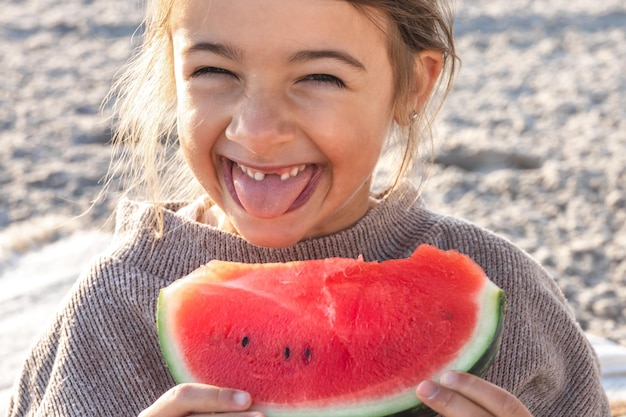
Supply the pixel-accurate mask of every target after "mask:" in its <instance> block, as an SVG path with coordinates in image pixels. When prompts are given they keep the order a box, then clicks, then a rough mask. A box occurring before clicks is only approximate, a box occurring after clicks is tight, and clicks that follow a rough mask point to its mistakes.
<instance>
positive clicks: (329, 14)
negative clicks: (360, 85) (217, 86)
mask: <svg viewBox="0 0 626 417" xmlns="http://www.w3.org/2000/svg"><path fill="white" fill-rule="evenodd" d="M374 19H375V20H374ZM170 28H171V31H172V35H173V37H174V39H175V44H176V43H178V44H181V43H184V44H186V43H190V42H194V41H198V42H199V41H204V40H207V39H205V38H210V39H209V40H213V41H218V42H227V43H235V44H238V45H242V46H243V47H245V46H249V47H250V48H260V50H265V49H269V48H272V47H273V46H276V45H283V46H285V45H290V44H291V45H293V47H295V48H299V47H305V48H309V47H311V48H315V47H341V46H349V47H351V48H357V49H362V50H363V52H366V51H368V50H369V51H371V50H372V49H375V48H380V47H383V48H385V49H386V45H387V41H386V36H385V34H384V32H385V30H384V19H382V18H380V16H379V15H377V14H376V12H374V11H372V12H371V13H369V12H368V13H367V14H366V13H364V12H363V11H361V10H358V9H357V8H355V7H354V6H353V5H352V4H350V3H349V2H347V1H342V0H179V1H176V5H175V6H174V10H173V13H172V15H171V20H170ZM257 50H258V49H257Z"/></svg>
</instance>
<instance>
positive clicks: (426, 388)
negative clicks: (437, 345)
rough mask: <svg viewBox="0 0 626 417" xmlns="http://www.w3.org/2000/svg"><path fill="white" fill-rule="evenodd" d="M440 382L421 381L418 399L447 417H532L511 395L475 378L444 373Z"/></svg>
mask: <svg viewBox="0 0 626 417" xmlns="http://www.w3.org/2000/svg"><path fill="white" fill-rule="evenodd" d="M439 382H440V383H439V384H437V383H435V382H432V381H423V382H422V383H420V385H418V387H417V396H418V398H419V399H420V400H421V401H422V402H423V403H424V404H426V405H427V406H428V407H430V408H432V409H433V410H435V411H436V412H438V413H439V414H441V415H444V416H446V417H532V415H531V414H530V412H529V411H528V409H527V408H526V407H524V405H523V404H522V403H521V401H520V400H518V399H517V398H516V397H515V396H513V394H511V393H509V392H507V391H505V390H503V389H502V388H500V387H498V386H496V385H493V384H492V383H490V382H487V381H485V380H484V379H481V378H479V377H477V376H474V375H470V374H467V373H463V372H446V373H445V374H443V375H442V376H441V379H440V381H439Z"/></svg>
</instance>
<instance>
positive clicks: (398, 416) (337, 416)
mask: <svg viewBox="0 0 626 417" xmlns="http://www.w3.org/2000/svg"><path fill="white" fill-rule="evenodd" d="M172 290H173V288H168V289H162V290H161V292H160V294H159V299H158V310H157V311H158V315H157V328H158V329H159V332H158V333H159V342H160V346H161V351H162V353H163V357H164V358H165V361H166V363H167V366H168V368H169V371H170V373H171V375H172V377H173V378H174V380H175V381H176V382H177V383H182V382H198V381H197V380H196V378H194V376H193V375H192V374H191V373H190V372H189V370H187V369H186V367H185V366H184V364H183V361H182V360H179V359H177V358H182V357H183V355H182V353H181V352H180V349H179V348H178V345H177V343H176V341H175V340H174V338H167V337H165V335H166V334H168V333H169V334H172V333H175V332H172V333H170V332H169V331H167V329H168V327H169V322H168V318H167V316H168V314H166V313H165V312H166V311H169V314H171V315H172V316H174V313H175V311H174V309H176V306H173V305H171V303H170V304H169V305H167V308H166V306H165V304H166V301H165V300H166V298H167V296H166V294H164V291H172ZM478 305H479V306H480V309H479V317H478V321H477V323H478V326H477V328H476V329H475V330H474V334H473V335H472V337H471V338H470V341H469V342H468V343H467V344H466V345H465V346H464V348H463V349H462V353H463V354H462V355H460V356H457V358H455V359H454V360H453V361H451V362H449V363H448V364H447V365H445V366H444V367H443V369H442V371H441V372H439V373H438V374H436V375H434V376H433V378H432V379H433V380H437V379H438V378H439V376H441V374H443V372H445V371H447V370H458V371H467V372H469V373H472V374H474V375H478V376H483V375H484V374H485V373H486V371H487V370H488V369H489V367H490V366H491V364H492V363H493V361H494V360H495V357H496V356H497V353H498V351H499V349H500V344H501V340H502V334H503V330H504V317H505V313H506V297H505V294H504V292H503V291H502V290H501V289H500V288H499V287H498V286H496V285H495V284H494V283H492V282H491V281H486V284H485V286H484V287H483V289H482V291H481V294H480V295H479V301H478ZM415 388H416V387H410V388H407V389H406V390H405V391H404V392H402V393H399V394H396V395H392V396H390V397H388V398H386V399H383V400H380V399H376V400H373V401H371V402H361V403H359V404H343V405H337V406H336V408H329V407H323V408H320V407H319V406H315V405H312V406H310V407H307V406H306V405H304V404H299V405H297V408H292V407H289V408H286V407H281V406H276V407H272V406H271V405H270V406H266V407H261V408H258V410H260V411H262V412H264V414H265V416H266V417H356V416H359V417H381V416H394V417H409V416H413V417H422V416H423V417H427V416H434V415H436V413H435V412H433V411H432V410H430V409H429V408H428V407H426V406H425V405H424V404H423V403H422V402H421V401H419V399H418V398H417V396H416V394H415Z"/></svg>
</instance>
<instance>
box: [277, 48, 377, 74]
mask: <svg viewBox="0 0 626 417" xmlns="http://www.w3.org/2000/svg"><path fill="white" fill-rule="evenodd" d="M316 59H334V60H337V61H341V62H343V63H344V64H348V65H349V66H351V67H353V68H356V69H358V70H360V71H365V65H363V63H361V61H359V60H358V59H356V58H355V57H353V56H352V55H350V54H348V53H346V52H343V51H338V50H335V49H322V50H310V51H308V50H307V51H299V52H296V53H295V54H293V55H291V57H289V62H306V61H313V60H316Z"/></svg>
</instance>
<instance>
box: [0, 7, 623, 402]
mask: <svg viewBox="0 0 626 417" xmlns="http://www.w3.org/2000/svg"><path fill="white" fill-rule="evenodd" d="M456 8H457V22H456V33H457V49H458V53H459V55H460V56H461V59H462V61H463V65H462V68H461V71H460V74H459V76H458V78H457V82H456V87H455V88H454V90H453V92H452V94H451V95H450V97H449V98H448V101H447V102H446V104H445V105H444V108H443V110H442V112H441V114H440V117H439V122H438V124H437V132H436V133H437V138H436V139H437V151H436V158H435V162H436V163H435V165H434V168H433V170H432V172H431V177H430V179H429V180H428V182H427V183H426V188H425V190H424V199H425V200H426V202H427V204H429V205H430V206H431V208H433V209H435V210H438V211H440V212H444V213H447V214H451V215H455V216H461V217H465V218H467V219H469V220H471V221H472V222H475V223H477V224H480V225H482V226H484V227H487V228H489V229H491V230H493V231H495V232H497V233H499V234H501V235H503V236H505V237H506V238H508V239H510V240H512V241H514V242H515V243H517V244H518V245H519V246H521V247H522V248H524V249H525V250H526V251H528V252H529V253H530V254H531V255H532V256H533V257H534V258H535V259H537V261H538V262H540V263H541V264H542V265H544V266H545V268H547V269H548V270H549V271H550V272H551V273H552V274H553V275H554V277H555V280H556V282H557V284H558V285H559V286H560V287H561V288H562V290H563V292H564V294H565V295H566V297H567V298H568V300H569V301H570V303H571V305H572V308H573V311H574V313H575V314H576V317H577V318H578V320H579V321H580V324H581V326H582V327H583V329H585V330H586V331H588V332H589V333H590V334H595V335H598V336H602V337H605V338H608V339H610V340H613V341H616V342H617V343H620V344H622V345H624V346H626V314H625V313H626V75H625V69H626V3H625V2H624V1H623V0H606V1H585V0H550V1H548V0H537V1H533V0H515V1H512V0H466V1H458V2H457V3H456ZM0 10H1V12H0V358H1V360H2V364H1V365H0V366H1V368H0V370H1V372H0V401H2V398H3V397H2V395H4V396H5V397H6V390H7V389H8V388H9V386H10V383H11V381H12V379H13V378H14V372H15V371H16V370H17V368H18V367H19V363H20V361H21V360H22V357H23V354H24V350H25V349H26V348H27V346H28V345H29V344H30V343H31V342H32V338H33V337H34V335H35V334H36V332H37V331H39V330H40V328H41V326H43V325H44V323H45V320H44V319H46V318H47V317H48V316H49V314H50V313H51V311H53V310H54V307H55V305H56V303H58V301H59V300H60V298H61V297H62V295H63V294H64V293H65V292H66V291H67V289H68V287H69V286H70V285H71V284H72V282H73V280H74V279H75V278H76V276H77V275H78V273H79V271H80V269H81V268H82V266H83V265H84V262H86V261H87V260H88V259H89V257H90V256H92V255H93V254H94V253H96V252H97V251H98V250H100V249H101V248H102V247H103V246H104V245H105V244H106V242H107V240H108V239H109V237H110V233H111V231H112V228H113V224H112V222H107V219H108V218H109V217H110V216H111V214H112V212H113V210H114V207H115V204H116V200H117V196H116V194H115V193H110V194H108V195H107V196H105V197H103V198H98V196H99V192H100V190H101V187H102V179H103V177H104V176H105V174H106V172H107V168H108V165H109V161H110V156H111V155H110V144H109V141H110V138H111V132H110V123H109V121H108V120H107V117H108V116H109V110H108V109H107V108H104V109H103V110H102V111H101V109H100V105H101V102H102V100H103V98H104V97H105V96H106V94H107V92H108V89H109V87H110V85H111V82H112V79H113V77H114V76H115V73H116V72H117V71H118V70H119V69H120V67H121V66H122V65H123V64H124V63H125V62H126V60H127V59H128V58H129V56H130V55H131V51H132V49H133V46H135V45H137V44H138V42H139V40H140V36H141V34H140V32H137V28H138V26H139V25H140V22H141V16H142V4H141V3H140V2H138V1H135V0H131V1H129V0H107V1H104V0H100V1H99V0H0ZM92 203H93V206H92ZM5 371H6V372H5ZM0 404H1V403H0ZM2 411H3V410H2V406H1V405H0V414H2Z"/></svg>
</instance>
